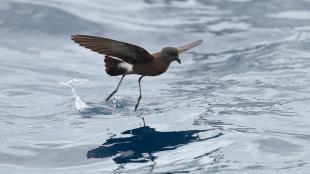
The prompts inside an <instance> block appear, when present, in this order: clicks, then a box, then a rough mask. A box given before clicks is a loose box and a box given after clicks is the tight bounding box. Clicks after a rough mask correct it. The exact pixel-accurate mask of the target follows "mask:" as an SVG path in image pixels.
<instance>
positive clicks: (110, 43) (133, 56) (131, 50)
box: [72, 35, 154, 63]
mask: <svg viewBox="0 0 310 174" xmlns="http://www.w3.org/2000/svg"><path fill="white" fill-rule="evenodd" d="M72 40H73V41H74V42H76V43H78V44H79V45H80V46H83V47H86V48H88V49H90V50H92V51H95V52H97V53H100V54H104V55H107V56H112V57H117V58H119V59H122V60H123V61H125V62H128V63H136V62H146V61H150V60H152V59H153V58H154V57H153V56H152V55H151V54H150V53H149V52H147V51H146V50H145V49H144V48H141V47H139V46H137V45H133V44H129V43H125V42H120V41H117V40H112V39H108V38H103V37H97V36H89V35H73V36H72Z"/></svg>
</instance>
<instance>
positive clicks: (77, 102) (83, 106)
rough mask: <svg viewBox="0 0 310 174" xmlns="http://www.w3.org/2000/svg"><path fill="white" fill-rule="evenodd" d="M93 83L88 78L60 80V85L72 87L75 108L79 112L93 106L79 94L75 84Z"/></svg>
mask: <svg viewBox="0 0 310 174" xmlns="http://www.w3.org/2000/svg"><path fill="white" fill-rule="evenodd" d="M90 83H93V82H92V81H90V80H87V79H76V78H75V79H71V80H68V81H67V82H59V86H65V87H69V88H71V92H72V94H73V96H74V98H75V108H76V110H77V111H79V112H84V111H86V110H88V109H90V108H91V106H89V105H87V104H86V103H85V102H83V101H82V99H81V97H80V96H78V95H77V93H76V90H75V88H74V86H82V85H85V84H90Z"/></svg>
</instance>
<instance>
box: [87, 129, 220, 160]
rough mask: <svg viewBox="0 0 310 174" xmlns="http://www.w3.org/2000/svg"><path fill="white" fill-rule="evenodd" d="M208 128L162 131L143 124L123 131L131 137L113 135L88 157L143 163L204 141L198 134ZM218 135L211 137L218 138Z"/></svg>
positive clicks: (88, 153)
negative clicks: (184, 146) (158, 154)
mask: <svg viewBox="0 0 310 174" xmlns="http://www.w3.org/2000/svg"><path fill="white" fill-rule="evenodd" d="M205 131H208V130H187V131H172V132H160V131H156V130H155V129H154V128H151V127H149V126H143V127H139V128H136V129H132V130H127V131H124V132H122V134H125V135H128V136H129V137H119V138H117V137H111V138H109V139H108V140H107V141H106V142H105V143H103V144H102V145H101V146H99V147H98V148H95V149H92V150H89V151H88V152H87V157H88V158H107V157H112V156H116V157H115V158H113V160H114V161H115V163H118V164H123V163H141V162H148V161H154V159H155V158H156V157H155V156H154V155H153V153H155V152H160V151H165V150H173V149H176V148H178V147H180V146H182V145H185V144H188V143H191V142H195V141H202V140H206V139H201V138H199V136H198V133H199V132H205ZM218 136H220V135H216V136H213V137H209V138H207V139H210V138H216V137H218Z"/></svg>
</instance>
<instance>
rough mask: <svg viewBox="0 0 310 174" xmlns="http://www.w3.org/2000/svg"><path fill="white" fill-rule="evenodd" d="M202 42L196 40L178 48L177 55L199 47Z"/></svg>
mask: <svg viewBox="0 0 310 174" xmlns="http://www.w3.org/2000/svg"><path fill="white" fill-rule="evenodd" d="M202 42H203V40H196V41H194V42H191V43H189V44H186V45H183V46H181V47H178V51H179V53H183V52H185V51H187V50H189V49H191V48H194V47H196V46H198V45H200V44H201V43H202Z"/></svg>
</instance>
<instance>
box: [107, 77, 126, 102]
mask: <svg viewBox="0 0 310 174" xmlns="http://www.w3.org/2000/svg"><path fill="white" fill-rule="evenodd" d="M124 77H125V75H123V76H122V78H121V80H120V81H119V82H118V85H117V87H116V89H115V90H114V91H113V92H112V93H111V94H110V95H109V96H108V97H107V99H105V101H108V100H109V99H110V98H111V97H112V96H113V95H114V94H115V93H116V92H117V90H118V88H119V86H120V85H121V83H122V81H123V78H124Z"/></svg>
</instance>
